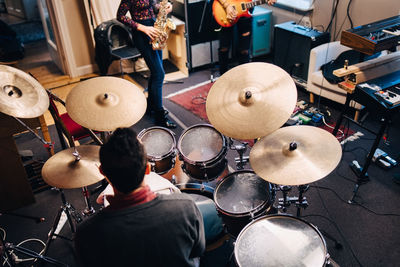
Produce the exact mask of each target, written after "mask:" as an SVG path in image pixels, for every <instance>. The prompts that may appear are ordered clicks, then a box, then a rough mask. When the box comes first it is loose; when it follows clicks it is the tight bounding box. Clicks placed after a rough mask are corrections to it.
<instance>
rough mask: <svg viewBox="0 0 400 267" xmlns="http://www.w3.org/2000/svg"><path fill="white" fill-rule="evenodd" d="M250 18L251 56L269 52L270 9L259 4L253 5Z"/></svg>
mask: <svg viewBox="0 0 400 267" xmlns="http://www.w3.org/2000/svg"><path fill="white" fill-rule="evenodd" d="M252 16H253V20H252V24H253V25H252V38H251V50H250V51H251V52H250V56H251V57H257V56H261V55H266V54H268V53H269V52H271V17H272V11H271V10H269V9H266V8H264V7H261V6H256V7H254V10H253V13H252Z"/></svg>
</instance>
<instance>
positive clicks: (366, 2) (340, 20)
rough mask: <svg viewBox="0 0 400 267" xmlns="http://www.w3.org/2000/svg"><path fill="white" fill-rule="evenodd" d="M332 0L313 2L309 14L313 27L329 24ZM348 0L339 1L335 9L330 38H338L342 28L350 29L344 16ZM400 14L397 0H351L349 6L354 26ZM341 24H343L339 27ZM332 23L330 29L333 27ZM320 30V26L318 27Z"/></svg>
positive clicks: (399, 2) (399, 4)
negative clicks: (335, 13)
mask: <svg viewBox="0 0 400 267" xmlns="http://www.w3.org/2000/svg"><path fill="white" fill-rule="evenodd" d="M333 2H334V0H316V1H315V3H314V6H315V8H314V11H313V12H312V14H311V23H312V26H313V27H316V26H317V25H323V26H324V28H325V29H326V27H327V26H328V24H329V20H330V16H331V10H332V5H333ZM348 2H349V0H346V1H343V0H342V1H340V2H339V5H338V11H337V22H336V31H335V34H333V31H331V38H332V40H333V39H334V36H336V38H335V40H340V33H341V31H342V30H347V29H350V28H351V26H350V22H349V20H348V19H347V18H346V10H347V4H348ZM399 14H400V1H399V0H379V1H377V0H353V1H352V3H351V6H350V17H351V19H352V21H353V24H354V27H356V26H361V25H364V24H368V23H371V22H375V21H378V20H382V19H385V18H389V17H392V16H396V15H399ZM341 25H343V26H342V27H341ZM334 28H335V27H334V25H333V27H332V30H333V29H334ZM318 30H321V28H318Z"/></svg>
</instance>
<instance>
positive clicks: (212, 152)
mask: <svg viewBox="0 0 400 267" xmlns="http://www.w3.org/2000/svg"><path fill="white" fill-rule="evenodd" d="M223 147H224V140H223V137H222V135H221V134H220V133H219V132H218V131H217V130H215V129H214V128H213V127H212V126H209V125H195V126H193V127H191V128H188V129H187V130H186V131H185V132H184V133H183V134H182V135H181V137H180V138H179V141H178V150H179V152H180V153H181V154H182V156H183V157H185V158H186V159H188V160H190V161H192V162H206V161H209V160H211V159H214V158H216V157H217V156H218V155H219V153H220V152H221V151H222V149H223Z"/></svg>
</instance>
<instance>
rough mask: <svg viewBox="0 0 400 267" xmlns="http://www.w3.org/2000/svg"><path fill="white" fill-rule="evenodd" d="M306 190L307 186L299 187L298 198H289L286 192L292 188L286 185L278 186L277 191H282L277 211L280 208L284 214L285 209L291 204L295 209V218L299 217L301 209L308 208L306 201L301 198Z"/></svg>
mask: <svg viewBox="0 0 400 267" xmlns="http://www.w3.org/2000/svg"><path fill="white" fill-rule="evenodd" d="M308 188H309V186H308V185H299V196H298V197H290V196H288V192H289V191H290V190H292V187H291V186H288V185H283V186H279V189H280V190H281V191H282V195H283V198H279V206H278V209H279V208H281V209H282V211H283V212H286V210H287V207H289V206H290V205H291V204H292V203H293V204H295V205H296V207H297V213H296V216H297V217H300V215H301V214H300V211H301V208H304V209H305V208H307V207H308V202H307V199H306V198H305V197H304V196H303V194H304V192H306V191H307V190H308Z"/></svg>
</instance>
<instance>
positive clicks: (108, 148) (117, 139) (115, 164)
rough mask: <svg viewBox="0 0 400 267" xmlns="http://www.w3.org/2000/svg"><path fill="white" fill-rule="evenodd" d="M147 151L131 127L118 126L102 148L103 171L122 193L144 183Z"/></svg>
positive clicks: (128, 191)
mask: <svg viewBox="0 0 400 267" xmlns="http://www.w3.org/2000/svg"><path fill="white" fill-rule="evenodd" d="M146 162H147V159H146V152H145V150H144V147H143V145H142V144H141V143H140V141H139V140H138V139H137V134H136V132H135V131H134V130H132V129H130V128H118V129H117V130H115V131H114V133H113V134H112V135H111V136H110V138H109V140H108V141H107V142H106V143H105V144H103V145H102V146H101V148H100V163H101V168H102V170H103V173H104V174H105V175H106V176H107V178H108V179H109V180H110V182H111V184H112V185H113V186H114V187H115V188H116V189H117V190H118V191H120V192H122V193H130V192H132V191H133V190H135V189H136V188H138V187H139V185H140V184H141V183H142V181H143V178H144V175H145V171H146Z"/></svg>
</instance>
